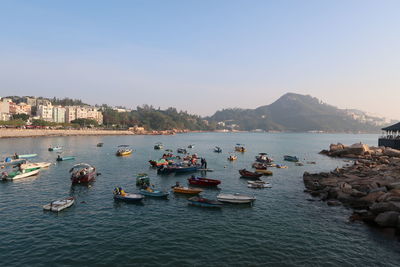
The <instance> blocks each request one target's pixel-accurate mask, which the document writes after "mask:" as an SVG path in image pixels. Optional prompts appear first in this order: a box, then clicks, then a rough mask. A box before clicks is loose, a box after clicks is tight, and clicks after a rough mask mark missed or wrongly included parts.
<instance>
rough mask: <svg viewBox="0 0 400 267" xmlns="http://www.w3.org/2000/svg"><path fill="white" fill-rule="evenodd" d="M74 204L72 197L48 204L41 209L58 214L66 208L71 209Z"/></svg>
mask: <svg viewBox="0 0 400 267" xmlns="http://www.w3.org/2000/svg"><path fill="white" fill-rule="evenodd" d="M74 203H75V198H74V197H67V198H64V199H60V200H56V201H53V202H50V203H49V204H46V205H44V206H43V209H44V210H48V211H54V212H59V211H62V210H64V209H66V208H69V207H71V206H72V205H74Z"/></svg>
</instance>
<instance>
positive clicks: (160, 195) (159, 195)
mask: <svg viewBox="0 0 400 267" xmlns="http://www.w3.org/2000/svg"><path fill="white" fill-rule="evenodd" d="M140 194H142V195H144V196H147V197H157V198H166V197H168V195H169V193H168V192H162V191H158V190H155V191H153V192H149V191H147V190H144V189H142V190H140Z"/></svg>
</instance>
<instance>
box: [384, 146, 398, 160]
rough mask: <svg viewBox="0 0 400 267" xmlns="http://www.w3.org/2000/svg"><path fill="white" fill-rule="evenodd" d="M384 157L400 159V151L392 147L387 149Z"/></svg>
mask: <svg viewBox="0 0 400 267" xmlns="http://www.w3.org/2000/svg"><path fill="white" fill-rule="evenodd" d="M383 154H384V155H386V156H389V157H398V158H399V157H400V150H397V149H393V148H390V147H387V148H386V149H385V151H384V152H383Z"/></svg>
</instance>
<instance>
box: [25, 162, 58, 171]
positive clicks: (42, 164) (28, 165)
mask: <svg viewBox="0 0 400 267" xmlns="http://www.w3.org/2000/svg"><path fill="white" fill-rule="evenodd" d="M50 165H51V163H50V162H35V163H33V162H26V163H23V164H21V165H20V166H19V167H20V168H21V169H23V170H24V169H33V168H39V169H42V168H47V167H49V166H50Z"/></svg>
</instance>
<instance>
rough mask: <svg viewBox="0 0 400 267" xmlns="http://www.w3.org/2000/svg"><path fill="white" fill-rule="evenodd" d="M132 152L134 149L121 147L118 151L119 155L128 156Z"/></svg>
mask: <svg viewBox="0 0 400 267" xmlns="http://www.w3.org/2000/svg"><path fill="white" fill-rule="evenodd" d="M130 154H132V149H119V150H118V151H117V156H119V157H122V156H128V155H130Z"/></svg>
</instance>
